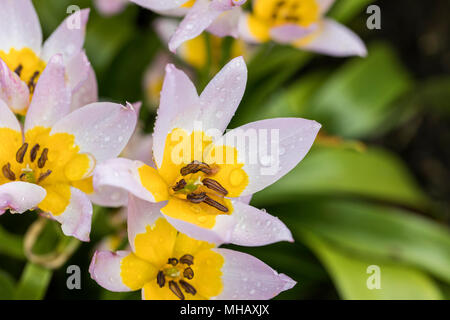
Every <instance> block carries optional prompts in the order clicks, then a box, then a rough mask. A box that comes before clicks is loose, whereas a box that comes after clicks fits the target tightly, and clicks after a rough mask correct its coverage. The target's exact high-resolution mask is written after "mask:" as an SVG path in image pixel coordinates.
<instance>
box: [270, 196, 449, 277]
mask: <svg viewBox="0 0 450 320" xmlns="http://www.w3.org/2000/svg"><path fill="white" fill-rule="evenodd" d="M277 207H278V210H281V211H282V212H285V213H287V214H286V215H285V216H283V217H282V218H283V220H285V222H286V224H287V225H289V226H290V227H291V230H292V231H293V232H294V233H296V234H297V235H300V236H301V235H302V234H303V233H305V232H307V231H309V232H312V233H314V234H315V235H317V236H320V237H321V238H323V239H326V240H327V241H330V242H332V243H333V244H334V245H336V246H339V247H340V248H343V249H345V250H347V251H351V252H353V253H354V254H357V255H359V256H362V257H370V258H373V259H377V261H385V262H387V263H393V262H401V263H404V264H408V265H412V266H414V267H417V268H420V269H422V270H425V271H427V272H429V273H431V274H433V275H434V276H436V277H438V278H440V279H441V280H443V281H446V282H447V283H450V268H449V266H450V250H449V248H450V232H449V230H448V228H446V227H444V226H441V225H439V224H437V223H435V222H433V221H431V220H430V219H426V218H423V217H420V216H418V215H415V214H412V213H410V212H408V211H405V210H402V209H398V208H391V207H388V206H385V205H380V204H370V203H367V202H364V201H357V200H352V201H350V200H330V199H328V200H327V199H326V198H320V200H319V201H316V200H311V199H310V200H303V201H301V202H299V203H295V204H288V205H282V206H277Z"/></svg>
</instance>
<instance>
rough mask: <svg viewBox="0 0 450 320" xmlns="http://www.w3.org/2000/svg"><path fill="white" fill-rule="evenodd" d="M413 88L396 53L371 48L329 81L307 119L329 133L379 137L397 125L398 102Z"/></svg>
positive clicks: (316, 96) (383, 47) (314, 100)
mask: <svg viewBox="0 0 450 320" xmlns="http://www.w3.org/2000/svg"><path fill="white" fill-rule="evenodd" d="M411 88H412V80H411V78H410V75H409V74H408V72H407V71H406V70H405V69H404V67H403V65H402V63H401V62H400V60H399V58H398V57H397V56H396V55H395V54H394V52H393V50H392V49H391V48H390V47H388V46H386V45H384V44H376V45H373V46H370V47H369V56H368V57H367V58H365V59H360V58H355V59H352V60H351V61H350V62H348V63H346V64H345V65H344V66H343V67H341V68H340V69H338V71H336V72H334V73H333V74H332V75H331V76H330V77H329V78H328V79H327V80H326V82H325V83H324V84H323V85H322V86H321V87H320V88H319V90H317V91H316V92H315V94H314V96H313V97H312V99H311V101H310V105H309V107H308V112H307V113H306V116H307V117H308V118H312V119H315V120H317V121H319V122H320V123H322V124H323V126H324V130H325V131H326V132H328V133H332V134H336V135H340V136H343V137H347V138H362V137H367V136H374V135H375V136H376V135H379V134H380V133H381V130H386V129H387V128H390V127H391V126H392V125H395V124H396V123H397V119H398V117H397V116H394V115H395V111H396V105H395V102H396V101H397V100H398V99H399V98H401V97H402V96H403V95H404V94H406V93H407V92H408V91H409V90H411ZM292 90H296V87H293V88H292ZM397 106H398V105H397Z"/></svg>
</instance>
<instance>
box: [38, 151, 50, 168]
mask: <svg viewBox="0 0 450 320" xmlns="http://www.w3.org/2000/svg"><path fill="white" fill-rule="evenodd" d="M47 155H48V149H47V148H45V149H44V150H43V151H42V154H41V157H40V158H39V160H38V167H39V169H42V168H43V167H44V166H45V163H46V162H47V160H48V157H47Z"/></svg>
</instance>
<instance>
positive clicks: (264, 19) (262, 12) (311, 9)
mask: <svg viewBox="0 0 450 320" xmlns="http://www.w3.org/2000/svg"><path fill="white" fill-rule="evenodd" d="M319 19H320V8H319V5H318V3H317V1H316V0H258V1H256V3H255V5H254V10H253V14H251V15H249V17H248V27H249V30H250V32H251V33H252V34H253V35H254V36H255V37H256V38H257V39H259V40H260V41H267V40H269V38H270V35H269V30H270V28H273V27H279V26H282V25H285V24H296V25H299V26H301V27H308V26H310V25H311V24H313V23H317V22H318V21H319Z"/></svg>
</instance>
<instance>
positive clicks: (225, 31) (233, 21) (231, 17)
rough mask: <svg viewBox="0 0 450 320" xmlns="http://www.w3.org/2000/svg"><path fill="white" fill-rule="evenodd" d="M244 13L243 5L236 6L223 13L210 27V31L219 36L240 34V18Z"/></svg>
mask: <svg viewBox="0 0 450 320" xmlns="http://www.w3.org/2000/svg"><path fill="white" fill-rule="evenodd" d="M241 15H242V9H241V7H234V8H232V9H231V10H229V11H226V12H223V13H221V14H220V15H219V16H218V17H217V18H216V19H215V20H214V21H213V22H212V23H211V25H210V26H209V27H208V31H209V32H211V33H212V34H214V35H216V36H218V37H226V36H232V37H234V38H237V37H238V36H239V19H240V18H241Z"/></svg>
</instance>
